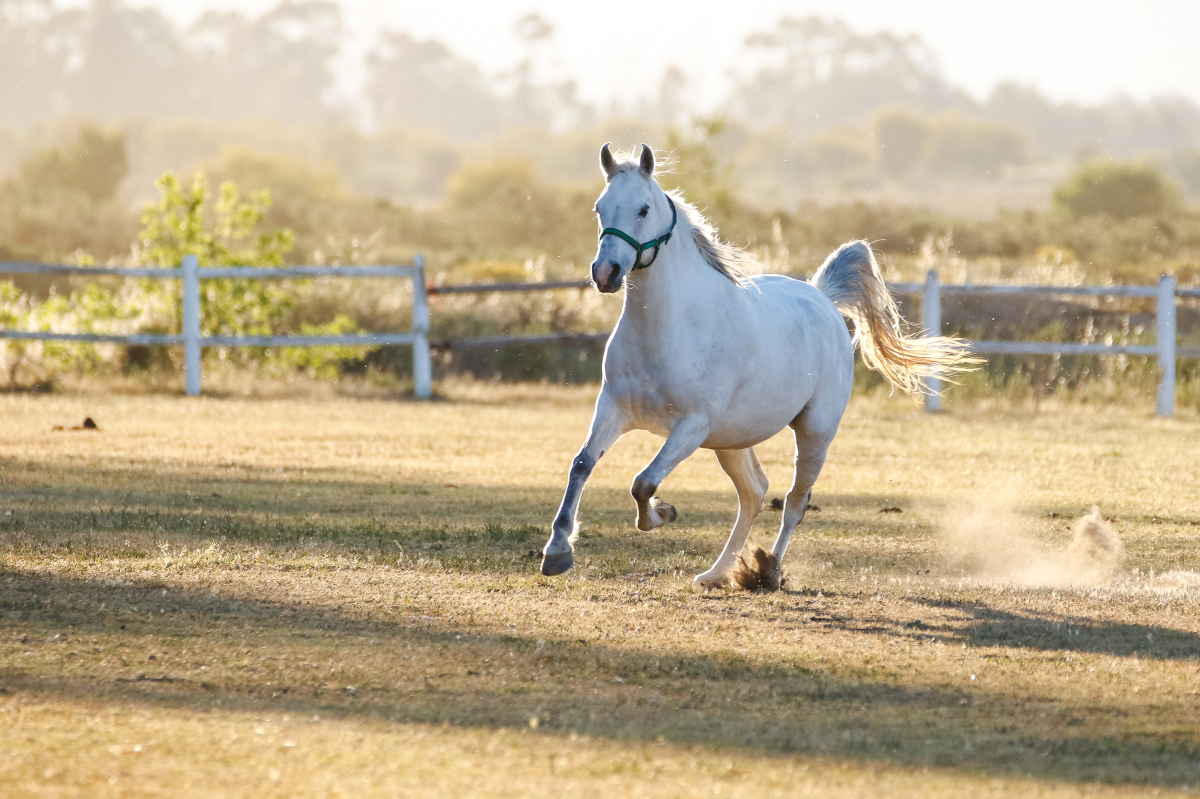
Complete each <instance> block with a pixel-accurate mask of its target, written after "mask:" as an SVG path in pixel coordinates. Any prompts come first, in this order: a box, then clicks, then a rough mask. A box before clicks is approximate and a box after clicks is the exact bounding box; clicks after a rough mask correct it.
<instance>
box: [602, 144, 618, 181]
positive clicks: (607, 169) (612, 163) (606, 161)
mask: <svg viewBox="0 0 1200 799" xmlns="http://www.w3.org/2000/svg"><path fill="white" fill-rule="evenodd" d="M610 143H611V142H605V143H604V146H603V147H601V148H600V171H601V172H603V173H604V179H605V180H608V179H609V178H611V177H612V173H613V169H614V168H616V166H617V162H616V160H615V159H614V158H613V154H612V150H610V149H608V145H609V144H610Z"/></svg>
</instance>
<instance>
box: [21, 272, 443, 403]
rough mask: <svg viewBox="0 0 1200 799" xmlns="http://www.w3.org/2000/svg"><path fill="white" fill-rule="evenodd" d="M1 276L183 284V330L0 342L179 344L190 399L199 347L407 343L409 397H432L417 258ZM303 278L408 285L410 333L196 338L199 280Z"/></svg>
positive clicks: (30, 334)
mask: <svg viewBox="0 0 1200 799" xmlns="http://www.w3.org/2000/svg"><path fill="white" fill-rule="evenodd" d="M0 274H85V275H89V276H91V275H114V276H117V277H148V278H154V279H158V280H182V281H183V324H182V326H181V327H182V332H180V333H177V334H172V335H148V334H133V335H105V334H96V333H51V332H43V331H24V330H0V338H12V339H41V340H48V341H95V342H110V343H113V344H126V345H146V346H166V345H179V344H182V345H183V363H184V382H185V384H186V386H187V393H188V394H189V395H191V396H198V395H199V394H200V383H201V380H200V353H201V350H202V348H204V347H328V346H335V345H348V346H378V345H409V346H411V347H412V349H413V383H414V393H415V394H416V395H417V396H418V397H428V396H429V395H430V394H431V393H432V382H433V381H432V374H431V368H430V359H429V298H428V297H427V296H426V291H425V262H424V259H423V258H422V257H421V256H419V255H418V256H417V257H416V258H415V259H414V260H413V264H412V265H411V266H339V267H326V266H290V267H279V268H263V267H252V266H237V267H211V268H209V267H206V268H204V269H200V268H199V264H198V262H197V260H196V257H195V256H194V255H189V256H186V257H185V258H184V259H183V265H182V266H180V267H179V268H175V269H158V268H144V267H130V268H125V267H111V266H103V267H92V266H65V265H58V264H23V263H22V264H19V263H0ZM308 277H399V278H409V279H411V280H412V285H413V292H412V294H413V307H412V330H411V331H409V332H408V333H365V334H362V335H354V336H202V335H200V281H201V280H213V279H217V278H226V279H228V278H233V279H259V280H263V279H266V280H279V279H286V278H308Z"/></svg>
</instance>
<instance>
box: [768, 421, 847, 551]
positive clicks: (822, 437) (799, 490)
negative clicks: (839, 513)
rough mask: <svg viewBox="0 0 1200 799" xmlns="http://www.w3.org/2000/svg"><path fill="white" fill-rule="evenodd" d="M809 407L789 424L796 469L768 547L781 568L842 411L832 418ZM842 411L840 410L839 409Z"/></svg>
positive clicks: (823, 462)
mask: <svg viewBox="0 0 1200 799" xmlns="http://www.w3.org/2000/svg"><path fill="white" fill-rule="evenodd" d="M813 408H814V406H813V405H812V404H811V403H810V404H809V406H807V407H806V408H805V409H804V410H803V411H801V412H800V415H799V416H797V417H796V418H795V419H794V420H792V423H791V427H792V433H793V434H794V435H795V438H796V467H795V472H794V474H793V476H792V488H791V490H790V491H788V495H787V499H786V500H785V501H784V503H783V520H782V521H781V522H780V523H779V535H778V536H776V537H775V544H774V546H772V547H771V555H773V556H774V558H775V564H776V565H777V566H778V567H779V568H782V567H783V556H784V554H785V553H786V552H787V548H788V544H789V543H790V542H791V540H792V533H794V532H796V528H797V527H799V526H800V522H802V521H804V513H805V511H807V510H808V501H809V499H811V498H812V487H813V483H815V482H817V476H818V475H819V474H820V473H821V467H822V466H824V465H825V456H826V454H827V453H828V451H829V444H830V443H831V442H832V441H833V436H834V434H835V433H837V427H838V423H839V422H841V419H842V411H838V412H837V413H836V414H832V413H830V412H828V411H826V412H825V413H822V412H819V411H816V410H814V409H813ZM843 410H844V406H843Z"/></svg>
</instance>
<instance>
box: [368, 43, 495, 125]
mask: <svg viewBox="0 0 1200 799" xmlns="http://www.w3.org/2000/svg"><path fill="white" fill-rule="evenodd" d="M367 70H368V76H367V97H368V99H369V100H370V102H371V105H372V107H373V108H374V111H375V116H376V119H377V120H378V121H379V122H382V123H384V124H392V125H395V124H402V125H407V126H410V127H418V128H428V129H432V130H439V131H442V132H444V133H447V134H449V135H451V136H455V137H460V138H474V137H478V136H483V135H485V134H488V133H492V132H494V131H496V130H497V129H499V128H500V126H501V125H502V123H503V111H502V109H501V104H500V102H499V100H498V99H497V98H496V97H495V96H494V95H493V94H492V92H491V88H490V87H489V86H488V84H487V81H485V80H484V77H483V75H482V74H481V73H480V71H479V68H478V67H476V66H475V65H474V64H472V63H471V62H469V61H465V60H463V59H461V58H458V57H457V56H455V55H454V54H453V53H452V52H450V50H449V49H448V48H447V47H446V46H445V45H444V44H442V43H441V42H435V41H418V40H416V39H414V38H413V37H412V36H410V35H408V34H407V33H398V32H396V31H386V32H384V34H383V36H382V38H381V40H380V43H379V45H378V46H377V47H376V48H375V49H374V50H373V51H372V52H371V54H370V55H369V56H368V58H367Z"/></svg>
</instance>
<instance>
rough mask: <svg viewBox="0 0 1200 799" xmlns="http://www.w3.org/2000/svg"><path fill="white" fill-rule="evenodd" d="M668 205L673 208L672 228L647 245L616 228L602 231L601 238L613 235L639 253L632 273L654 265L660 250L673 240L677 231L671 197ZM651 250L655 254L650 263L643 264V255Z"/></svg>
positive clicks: (672, 209) (668, 198) (634, 261)
mask: <svg viewBox="0 0 1200 799" xmlns="http://www.w3.org/2000/svg"><path fill="white" fill-rule="evenodd" d="M667 204H668V205H670V206H671V226H670V227H669V228H667V232H666V233H664V234H662V235H661V236H659V237H658V238H657V239H651V240H650V241H648V242H646V243H645V244H638V243H637V240H635V239H634V238H633V236H630V235H629V234H628V233H624V232H622V231H620V230H617V229H616V228H615V227H606V228H604V230H602V231H600V238H604V237H605V236H607V235H609V234H612V235H613V236H616V237H617V238H619V239H622V240H624V241H625V242H626V243H627V244H628V245H629V246H630V247H633V249H634V250H636V251H637V257H636V258H634V259H633V269H631V270H630V271H631V272H636V271H637V270H639V269H645V268H647V267H648V266H650V264H653V263H654V262H655V260H657V259H658V252H659V250H661V249H662V247H663V245H664V244H666V243H667V242H668V241H670V240H671V233H672V232H673V231H674V230H675V220H676V215H675V203H673V202H671V198H670V197H667ZM649 249H653V250H654V254H653V255H651V256H650V261H649V262H648V263H642V254H643V253H645V252H646V250H649Z"/></svg>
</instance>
